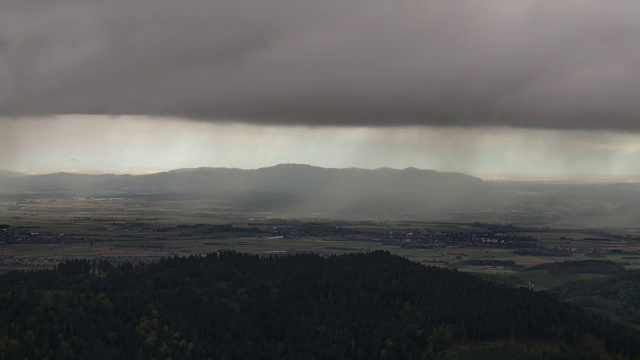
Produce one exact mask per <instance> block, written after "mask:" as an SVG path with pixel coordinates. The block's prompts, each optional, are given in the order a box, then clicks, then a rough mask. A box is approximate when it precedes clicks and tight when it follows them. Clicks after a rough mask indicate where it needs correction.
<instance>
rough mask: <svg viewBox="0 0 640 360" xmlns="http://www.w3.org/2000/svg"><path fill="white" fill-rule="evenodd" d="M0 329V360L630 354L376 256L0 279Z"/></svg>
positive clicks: (506, 292) (613, 334)
mask: <svg viewBox="0 0 640 360" xmlns="http://www.w3.org/2000/svg"><path fill="white" fill-rule="evenodd" d="M0 319H1V320H0V357H2V358H20V359H24V358H29V359H35V358H37V359H47V358H49V359H54V358H62V359H64V358H80V357H82V358H85V359H88V358H92V359H93V358H109V359H121V358H136V359H150V358H156V359H167V358H172V359H182V358H184V359H187V358H191V359H210V358H214V359H217V358H219V359H260V358H284V359H349V358H350V359H374V358H387V359H420V358H423V359H429V358H446V356H447V354H448V352H449V351H453V350H452V349H456V347H459V348H461V347H462V346H468V345H473V344H475V343H478V342H483V341H499V342H501V343H503V342H512V343H515V342H519V343H520V344H522V343H527V344H538V345H536V347H537V348H541V347H542V345H540V344H554V345H553V346H552V347H551V348H547V350H545V351H547V352H546V353H544V352H540V351H541V350H540V351H538V352H535V351H534V350H531V349H528V350H523V352H524V353H527V354H528V355H527V356H526V357H525V358H527V359H538V358H539V359H542V358H558V359H560V358H564V359H567V358H575V359H584V358H587V356H594V358H605V357H602V356H605V355H606V354H604V350H605V349H606V351H608V352H609V353H610V354H615V355H616V356H620V358H630V357H631V358H632V357H633V356H636V355H638V354H639V353H640V337H639V336H638V334H637V333H634V332H632V331H631V330H629V329H627V328H625V327H624V326H622V325H620V324H614V323H611V322H609V321H607V320H604V319H603V318H600V317H598V316H595V315H592V314H589V313H587V312H585V311H583V310H581V309H580V308H578V307H575V306H572V305H569V304H565V303H560V302H558V301H557V300H556V299H555V298H554V297H553V296H552V295H550V294H548V293H543V292H533V291H530V290H527V289H515V288H510V287H507V286H501V285H496V284H492V283H489V282H486V281H483V280H480V279H478V278H476V277H474V276H472V275H469V274H465V273H461V272H458V271H455V270H448V269H442V268H435V267H425V266H422V265H419V264H416V263H412V262H410V261H409V260H407V259H404V258H401V257H398V256H395V255H391V254H390V253H388V252H383V251H375V252H371V253H366V254H350V255H341V256H332V257H328V258H324V257H321V256H317V255H292V256H270V257H260V256H256V255H248V254H240V253H233V252H225V253H219V254H218V253H212V254H208V255H206V256H190V257H173V258H167V259H163V260H161V261H159V262H157V263H152V264H141V265H136V266H133V265H130V264H125V265H122V266H118V267H114V266H112V265H111V264H110V263H109V262H108V261H106V260H104V259H103V260H93V261H90V260H69V261H66V262H64V263H61V264H59V265H58V266H57V268H56V269H55V270H40V271H34V272H12V273H8V274H5V275H2V276H0ZM549 346H551V345H549ZM606 356H609V355H606Z"/></svg>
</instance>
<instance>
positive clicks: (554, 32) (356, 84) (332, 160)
mask: <svg viewBox="0 0 640 360" xmlns="http://www.w3.org/2000/svg"><path fill="white" fill-rule="evenodd" d="M638 44H640V2H637V1H632V0H622V1H617V2H602V1H592V0H580V1H578V0H575V1H553V2H550V1H525V0H523V1H504V0H499V1H498V0H493V1H492V0H487V1H482V2H480V1H462V0H461V1H433V0H423V1H409V0H400V1H397V2H389V1H377V0H367V1H364V0H347V1H344V0H341V1H337V0H327V1H315V2H301V1H293V0H264V1H242V0H233V1H231V0H216V1H205V0H187V1H180V2H176V1H169V0H126V1H125V0H113V1H105V2H99V1H79V0H56V1H19V0H6V1H3V2H2V3H1V4H0V151H1V154H0V169H8V170H20V171H30V172H45V171H58V170H64V171H71V170H77V171H96V172H103V171H112V172H145V171H157V170H167V169H171V168H176V167H190V166H227V167H240V168H255V167H261V166H269V165H274V164H277V163H286V162H301V163H310V164H313V165H319V166H330V167H351V166H354V167H367V168H375V167H383V166H389V167H399V168H402V167H408V166H415V167H420V168H435V169H438V170H443V171H461V172H468V173H472V174H476V175H483V174H484V175H487V174H511V175H524V176H532V177H535V176H542V177H544V176H552V177H562V176H572V177H573V176H575V177H581V176H582V177H587V176H594V175H595V176H599V175H604V176H609V175H611V176H614V175H615V176H640V161H639V160H637V159H638V158H639V157H638V156H637V155H639V154H638V153H639V152H640V145H637V144H640V101H637V99H636V98H637V96H638V94H639V93H640V46H638Z"/></svg>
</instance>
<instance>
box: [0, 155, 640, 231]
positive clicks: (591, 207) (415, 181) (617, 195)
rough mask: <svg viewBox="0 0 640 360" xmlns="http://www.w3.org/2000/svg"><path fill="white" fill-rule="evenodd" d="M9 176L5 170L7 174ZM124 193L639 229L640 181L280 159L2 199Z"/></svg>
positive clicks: (11, 181)
mask: <svg viewBox="0 0 640 360" xmlns="http://www.w3.org/2000/svg"><path fill="white" fill-rule="evenodd" d="M2 174H4V175H2ZM74 196H84V197H92V196H116V197H129V198H132V197H133V198H144V199H149V200H210V201H214V202H216V203H218V204H223V206H225V207H227V208H228V209H229V210H230V211H251V212H277V213H290V214H295V215H302V216H307V215H312V216H315V215H318V214H321V215H327V216H352V217H357V218H362V217H372V216H385V217H398V218H416V217H417V218H424V217H431V218H432V219H433V218H434V216H440V217H441V219H443V220H453V221H470V222H473V221H482V222H502V223H519V224H531V225H549V224H556V225H562V226H580V227H584V226H587V227H594V228H598V227H600V228H602V227H606V228H612V227H625V228H636V227H637V224H638V223H640V184H634V183H611V184H587V183H579V184H567V183H544V182H526V181H517V182H491V181H483V180H481V179H478V178H476V177H473V176H469V175H465V174H460V173H448V172H438V171H434V170H420V169H416V168H407V169H404V170H396V169H389V168H381V169H376V170H367V169H357V168H349V169H330V168H321V167H315V166H310V165H301V164H282V165H277V166H272V167H265V168H261V169H255V170H242V169H232V168H194V169H177V170H173V171H168V172H162V173H157V174H150V175H137V176H132V175H113V174H104V175H86V174H71V173H55V174H45V175H25V174H19V173H9V172H5V173H0V197H2V198H4V199H7V198H15V199H29V198H37V197H74Z"/></svg>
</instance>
